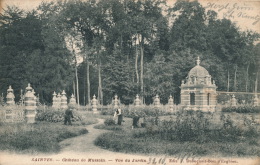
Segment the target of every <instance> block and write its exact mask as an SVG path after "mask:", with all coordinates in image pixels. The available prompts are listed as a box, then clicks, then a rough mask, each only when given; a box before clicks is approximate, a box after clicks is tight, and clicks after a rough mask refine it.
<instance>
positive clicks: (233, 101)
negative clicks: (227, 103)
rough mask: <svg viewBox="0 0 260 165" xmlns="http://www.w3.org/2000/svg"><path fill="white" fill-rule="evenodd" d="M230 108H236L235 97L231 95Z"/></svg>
mask: <svg viewBox="0 0 260 165" xmlns="http://www.w3.org/2000/svg"><path fill="white" fill-rule="evenodd" d="M231 106H232V107H235V106H237V99H236V97H235V95H232V99H231Z"/></svg>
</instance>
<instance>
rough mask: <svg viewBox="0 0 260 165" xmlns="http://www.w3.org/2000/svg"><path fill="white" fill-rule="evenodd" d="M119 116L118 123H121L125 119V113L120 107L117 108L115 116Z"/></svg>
mask: <svg viewBox="0 0 260 165" xmlns="http://www.w3.org/2000/svg"><path fill="white" fill-rule="evenodd" d="M116 116H117V124H118V125H121V123H122V121H123V114H122V110H121V108H120V107H119V108H118V109H116V111H115V114H114V117H116Z"/></svg>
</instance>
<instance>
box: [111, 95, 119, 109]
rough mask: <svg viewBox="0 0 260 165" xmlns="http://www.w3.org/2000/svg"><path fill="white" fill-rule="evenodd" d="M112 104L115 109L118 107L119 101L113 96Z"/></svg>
mask: <svg viewBox="0 0 260 165" xmlns="http://www.w3.org/2000/svg"><path fill="white" fill-rule="evenodd" d="M112 102H113V107H114V108H115V109H116V108H118V107H119V104H120V101H119V100H118V96H117V95H115V99H114V100H113V101H112Z"/></svg>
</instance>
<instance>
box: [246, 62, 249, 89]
mask: <svg viewBox="0 0 260 165" xmlns="http://www.w3.org/2000/svg"><path fill="white" fill-rule="evenodd" d="M249 65H250V63H249V64H248V65H247V67H246V92H248V75H249V74H248V70H249Z"/></svg>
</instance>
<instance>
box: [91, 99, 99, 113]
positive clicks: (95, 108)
mask: <svg viewBox="0 0 260 165" xmlns="http://www.w3.org/2000/svg"><path fill="white" fill-rule="evenodd" d="M91 107H92V111H93V113H98V111H97V99H96V96H95V95H94V96H93V99H92V100H91Z"/></svg>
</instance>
